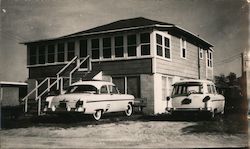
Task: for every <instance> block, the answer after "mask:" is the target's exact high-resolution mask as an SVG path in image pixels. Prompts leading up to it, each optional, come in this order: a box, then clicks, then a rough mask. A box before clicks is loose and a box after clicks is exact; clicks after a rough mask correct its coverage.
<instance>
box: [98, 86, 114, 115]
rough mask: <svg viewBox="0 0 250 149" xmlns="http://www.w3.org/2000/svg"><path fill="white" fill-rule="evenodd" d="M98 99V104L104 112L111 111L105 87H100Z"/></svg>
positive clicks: (109, 96)
mask: <svg viewBox="0 0 250 149" xmlns="http://www.w3.org/2000/svg"><path fill="white" fill-rule="evenodd" d="M99 98H100V101H101V102H100V103H99V104H100V105H101V106H102V109H103V110H104V111H106V112H110V111H112V109H111V104H110V99H111V95H110V93H109V91H108V86H107V85H103V86H101V88H100V94H99Z"/></svg>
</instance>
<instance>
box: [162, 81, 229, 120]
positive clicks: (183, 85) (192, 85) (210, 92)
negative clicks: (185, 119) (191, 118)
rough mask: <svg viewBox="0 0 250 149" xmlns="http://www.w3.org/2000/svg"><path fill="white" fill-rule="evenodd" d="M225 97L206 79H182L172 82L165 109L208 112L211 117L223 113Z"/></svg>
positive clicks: (172, 111) (170, 110)
mask: <svg viewBox="0 0 250 149" xmlns="http://www.w3.org/2000/svg"><path fill="white" fill-rule="evenodd" d="M224 106H225V97H224V96H222V95H220V94H218V93H217V91H216V88H215V85H214V83H213V82H212V81H208V80H183V81H179V82H176V83H175V84H173V91H172V95H171V97H167V108H166V110H167V111H168V112H170V113H174V112H188V111H193V112H208V113H209V114H210V116H211V117H214V115H215V114H217V113H221V114H223V113H224Z"/></svg>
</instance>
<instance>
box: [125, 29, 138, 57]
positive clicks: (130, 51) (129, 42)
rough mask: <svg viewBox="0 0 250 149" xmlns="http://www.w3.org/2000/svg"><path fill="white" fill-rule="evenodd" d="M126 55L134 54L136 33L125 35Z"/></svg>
mask: <svg viewBox="0 0 250 149" xmlns="http://www.w3.org/2000/svg"><path fill="white" fill-rule="evenodd" d="M127 45H128V57H132V56H136V55H137V53H136V35H135V34H134V35H128V36H127Z"/></svg>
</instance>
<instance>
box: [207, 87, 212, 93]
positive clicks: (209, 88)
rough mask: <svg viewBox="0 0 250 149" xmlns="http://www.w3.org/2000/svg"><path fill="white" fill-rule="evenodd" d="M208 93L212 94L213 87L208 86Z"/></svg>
mask: <svg viewBox="0 0 250 149" xmlns="http://www.w3.org/2000/svg"><path fill="white" fill-rule="evenodd" d="M207 93H208V94H212V89H211V85H207Z"/></svg>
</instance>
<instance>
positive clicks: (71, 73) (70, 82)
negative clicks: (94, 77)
mask: <svg viewBox="0 0 250 149" xmlns="http://www.w3.org/2000/svg"><path fill="white" fill-rule="evenodd" d="M87 59H89V63H88V64H89V66H88V71H90V69H91V67H90V65H91V61H90V56H89V55H88V56H87V57H85V58H84V59H83V60H82V61H81V62H80V63H78V64H77V66H76V67H75V68H74V69H73V70H71V71H70V73H69V85H71V84H72V75H73V73H74V72H75V71H76V70H77V69H79V68H80V66H81V65H82V64H83V63H84V62H85V61H86V60H87Z"/></svg>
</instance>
